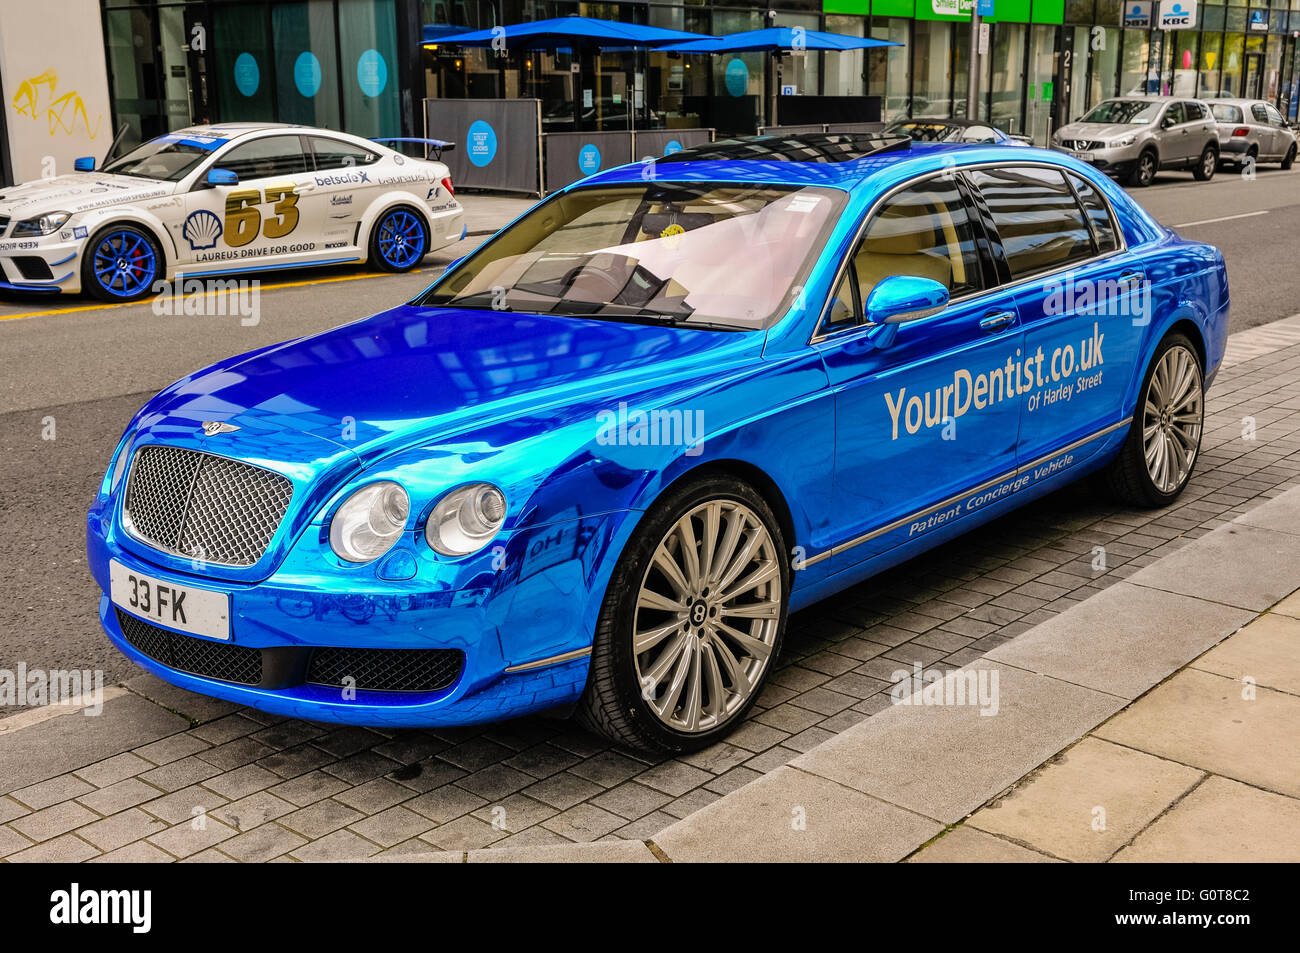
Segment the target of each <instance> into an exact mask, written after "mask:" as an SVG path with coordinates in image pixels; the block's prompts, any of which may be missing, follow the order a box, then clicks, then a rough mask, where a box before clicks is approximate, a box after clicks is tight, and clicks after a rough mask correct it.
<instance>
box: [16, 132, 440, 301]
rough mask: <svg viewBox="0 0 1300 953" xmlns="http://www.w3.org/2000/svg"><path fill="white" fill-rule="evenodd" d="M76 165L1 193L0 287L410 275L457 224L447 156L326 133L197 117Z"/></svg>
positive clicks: (105, 294)
mask: <svg viewBox="0 0 1300 953" xmlns="http://www.w3.org/2000/svg"><path fill="white" fill-rule="evenodd" d="M422 141H425V142H428V143H430V144H432V145H433V146H434V147H435V148H437V149H439V150H440V149H443V148H449V147H450V144H449V143H443V142H440V141H438V140H422ZM77 163H78V171H77V172H74V173H72V174H69V175H60V176H56V177H54V178H51V179H42V180H40V181H36V182H28V183H25V184H23V185H16V186H10V187H7V188H3V189H0V290H9V291H27V292H44V293H49V294H58V293H68V294H72V293H76V292H79V291H86V292H89V293H90V294H92V295H94V296H95V297H97V298H101V299H103V300H105V301H132V300H135V299H136V298H142V297H144V296H146V295H148V294H151V293H153V291H154V283H155V282H156V281H158V280H160V279H169V278H172V277H174V276H175V277H181V276H183V277H185V278H198V277H225V276H230V275H241V276H242V275H245V274H247V273H249V272H254V271H267V270H273V269H277V268H299V267H304V266H309V265H336V264H343V263H347V262H364V261H367V260H368V261H369V262H370V264H371V265H372V266H373V267H376V268H380V269H383V270H385V271H407V270H409V269H411V268H414V267H415V266H416V265H418V264H419V263H420V260H421V259H422V258H423V257H424V255H425V253H426V252H429V251H432V250H434V249H437V248H441V247H443V246H444V245H448V244H451V243H452V242H455V241H458V240H460V238H461V237H462V236H463V233H464V230H465V226H464V221H463V220H464V210H463V209H462V208H461V206H460V204H459V203H458V202H457V201H456V196H455V192H454V190H453V186H452V182H451V173H450V171H449V170H448V168H447V166H446V165H444V164H443V163H442V162H438V161H434V160H426V159H417V158H412V157H409V156H405V155H403V154H402V153H401V152H398V151H396V150H394V149H390V148H388V147H387V146H384V145H381V144H380V143H377V142H373V141H371V140H369V139H362V138H359V137H357V136H350V135H347V134H345V133H341V132H333V131H330V130H327V129H314V128H311V127H308V126H288V125H282V124H277V123H230V124H223V125H219V126H192V127H190V128H187V129H180V130H178V131H176V132H172V133H168V134H167V135H165V136H160V137H159V138H157V139H152V140H150V141H149V142H146V143H143V144H142V145H140V146H137V147H136V148H135V149H132V150H131V151H130V152H128V153H127V154H126V155H124V156H122V157H121V158H119V159H115V160H113V161H111V162H109V163H108V164H106V165H105V166H104V167H103V168H102V169H99V170H95V169H94V160H93V159H90V158H86V159H78V160H77Z"/></svg>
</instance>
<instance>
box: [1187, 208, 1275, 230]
mask: <svg viewBox="0 0 1300 953" xmlns="http://www.w3.org/2000/svg"><path fill="white" fill-rule="evenodd" d="M1271 211H1272V209H1268V208H1266V209H1264V210H1263V211H1262V212H1242V213H1241V214H1240V215H1225V216H1223V217H1222V218H1203V219H1201V220H1200V221H1198V222H1183V223H1182V224H1180V225H1170V226H1169V227H1170V228H1191V227H1192V226H1193V225H1213V224H1214V223H1215V222H1231V221H1232V220H1233V219H1237V218H1254V217H1255V216H1256V215H1267V214H1268V213H1269V212H1271Z"/></svg>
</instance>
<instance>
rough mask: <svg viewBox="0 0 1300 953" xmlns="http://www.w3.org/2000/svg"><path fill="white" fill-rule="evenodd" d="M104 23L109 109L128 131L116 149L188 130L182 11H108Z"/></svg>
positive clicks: (187, 71)
mask: <svg viewBox="0 0 1300 953" xmlns="http://www.w3.org/2000/svg"><path fill="white" fill-rule="evenodd" d="M105 23H106V26H107V32H108V62H109V73H110V76H111V80H112V97H113V104H114V106H115V108H116V111H117V121H118V123H119V125H120V124H123V123H125V124H126V126H127V127H128V132H127V135H126V138H125V139H124V141H123V143H122V147H121V148H122V149H129V148H131V147H132V146H134V145H135V144H137V143H139V142H142V141H144V140H146V139H152V138H154V137H155V136H161V135H163V134H164V133H167V132H170V131H171V130H173V129H179V128H181V127H183V126H187V125H189V124H190V122H191V119H192V114H191V109H190V73H189V65H188V62H187V57H186V42H187V39H188V38H187V36H186V30H185V22H184V17H183V16H182V8H181V7H161V8H141V7H135V8H130V9H121V10H108V11H106V12H105ZM114 132H116V130H114Z"/></svg>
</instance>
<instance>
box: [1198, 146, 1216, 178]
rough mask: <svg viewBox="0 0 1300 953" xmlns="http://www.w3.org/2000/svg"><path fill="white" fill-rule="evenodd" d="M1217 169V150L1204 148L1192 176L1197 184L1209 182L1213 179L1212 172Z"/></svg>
mask: <svg viewBox="0 0 1300 953" xmlns="http://www.w3.org/2000/svg"><path fill="white" fill-rule="evenodd" d="M1218 167H1219V150H1218V149H1216V148H1214V146H1206V147H1205V149H1204V150H1203V151H1202V152H1201V158H1200V159H1199V160H1198V161H1197V163H1196V168H1194V169H1193V170H1192V176H1193V177H1194V178H1195V179H1196V181H1197V182H1209V181H1210V179H1212V178H1214V170H1215V169H1217V168H1218Z"/></svg>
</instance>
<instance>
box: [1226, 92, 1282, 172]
mask: <svg viewBox="0 0 1300 953" xmlns="http://www.w3.org/2000/svg"><path fill="white" fill-rule="evenodd" d="M1207 102H1208V103H1209V106H1210V112H1211V113H1213V114H1214V118H1215V119H1216V120H1217V121H1218V124H1219V157H1220V159H1221V160H1222V161H1223V163H1224V165H1227V164H1228V163H1229V162H1232V163H1235V164H1236V165H1242V164H1243V163H1245V162H1246V161H1247V160H1248V159H1251V158H1253V159H1254V160H1255V161H1256V162H1279V161H1280V162H1281V163H1282V168H1284V169H1289V168H1291V165H1292V164H1293V163H1294V162H1295V154H1296V137H1295V133H1294V132H1292V131H1291V127H1290V126H1289V125H1287V121H1286V120H1285V119H1284V118H1283V117H1282V114H1281V113H1280V112H1278V111H1277V109H1275V108H1274V107H1273V104H1272V103H1266V102H1264V101H1263V100H1259V99H1210V100H1207Z"/></svg>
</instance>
